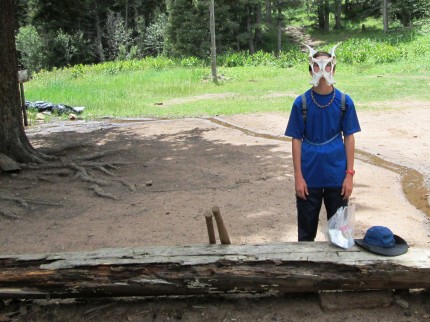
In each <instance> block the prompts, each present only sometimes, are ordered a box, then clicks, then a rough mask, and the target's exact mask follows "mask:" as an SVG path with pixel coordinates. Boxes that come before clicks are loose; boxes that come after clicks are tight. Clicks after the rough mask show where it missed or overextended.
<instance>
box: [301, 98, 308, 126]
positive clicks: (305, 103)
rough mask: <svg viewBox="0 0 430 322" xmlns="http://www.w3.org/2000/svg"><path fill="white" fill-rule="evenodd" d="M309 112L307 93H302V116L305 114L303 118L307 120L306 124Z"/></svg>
mask: <svg viewBox="0 0 430 322" xmlns="http://www.w3.org/2000/svg"><path fill="white" fill-rule="evenodd" d="M307 113H308V104H307V102H306V95H305V94H302V116H303V120H304V121H305V124H306V114H307Z"/></svg>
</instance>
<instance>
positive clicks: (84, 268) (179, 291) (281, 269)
mask: <svg viewBox="0 0 430 322" xmlns="http://www.w3.org/2000/svg"><path fill="white" fill-rule="evenodd" d="M429 256H430V251H429V250H428V249H424V248H421V249H420V248H411V249H409V251H408V253H406V254H404V255H401V256H398V257H385V256H378V255H375V254H372V253H369V252H367V251H365V250H362V249H359V248H358V247H353V248H351V249H349V250H344V249H341V248H338V247H335V246H331V245H329V244H328V243H325V242H316V243H309V242H302V243H282V244H264V245H195V246H174V247H166V246H164V247H156V246H154V247H145V248H126V249H104V250H99V251H92V252H86V253H57V254H33V255H3V256H1V255H0V298H46V297H51V298H55V297H60V298H67V297H69V298H76V297H102V296H103V297H104V296H157V295H160V296H166V295H216V294H230V295H231V294H243V293H248V294H267V295H270V294H271V295H276V294H277V295H282V294H285V293H291V292H317V291H322V290H348V291H361V290H390V289H410V288H429V287H430V278H429V274H430V261H429Z"/></svg>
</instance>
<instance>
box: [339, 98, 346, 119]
mask: <svg viewBox="0 0 430 322" xmlns="http://www.w3.org/2000/svg"><path fill="white" fill-rule="evenodd" d="M340 101H341V113H342V120H343V116H344V115H345V112H346V95H345V94H344V93H342V97H341V99H340Z"/></svg>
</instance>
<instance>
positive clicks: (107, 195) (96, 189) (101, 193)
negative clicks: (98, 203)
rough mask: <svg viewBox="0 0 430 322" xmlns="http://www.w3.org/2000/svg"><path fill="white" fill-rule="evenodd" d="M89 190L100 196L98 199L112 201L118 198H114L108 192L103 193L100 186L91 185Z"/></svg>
mask: <svg viewBox="0 0 430 322" xmlns="http://www.w3.org/2000/svg"><path fill="white" fill-rule="evenodd" d="M90 189H91V190H94V192H95V193H96V194H97V195H98V196H100V197H103V198H110V199H113V200H118V198H117V197H115V196H113V195H111V194H110V193H108V192H105V191H104V190H103V189H102V188H101V187H100V186H98V185H96V184H93V185H91V186H90Z"/></svg>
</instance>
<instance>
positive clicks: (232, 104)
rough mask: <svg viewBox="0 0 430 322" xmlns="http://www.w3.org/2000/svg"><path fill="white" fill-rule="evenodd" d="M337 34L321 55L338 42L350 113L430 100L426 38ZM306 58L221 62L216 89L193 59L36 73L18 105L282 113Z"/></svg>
mask: <svg viewBox="0 0 430 322" xmlns="http://www.w3.org/2000/svg"><path fill="white" fill-rule="evenodd" d="M344 33H345V31H340V32H339V33H338V35H337V38H336V37H335V36H336V33H333V34H332V35H331V36H330V37H331V38H330V39H328V38H327V45H324V46H322V49H327V48H329V47H330V46H332V45H333V44H334V43H337V42H338V41H339V40H344V43H343V44H342V45H341V46H340V47H339V48H338V50H337V54H338V65H337V72H336V76H335V79H336V80H337V84H336V86H337V87H338V88H339V89H340V90H342V91H345V92H347V93H348V94H350V95H351V96H352V98H353V99H354V101H355V102H356V105H357V107H358V108H370V107H371V106H373V108H375V106H378V103H379V102H381V103H382V102H383V101H406V102H407V101H410V100H414V101H427V102H429V101H430V91H428V90H427V89H428V88H429V85H430V75H428V70H427V68H426V67H425V66H427V65H428V61H430V52H429V50H428V48H430V36H429V33H422V32H421V31H420V30H416V31H414V32H409V33H402V32H400V33H395V34H391V35H390V36H389V37H385V38H384V37H380V36H381V33H380V31H379V32H374V31H369V34H368V36H369V37H363V35H359V36H354V33H355V32H354V31H350V33H349V34H344ZM370 35H373V36H372V37H370ZM347 38H348V39H347ZM345 39H346V40H345ZM324 47H326V48H324ZM306 58H307V55H306V54H305V53H301V52H300V50H299V47H296V48H295V49H291V51H288V52H284V53H282V56H281V57H280V58H276V57H274V56H273V55H271V54H267V53H262V52H259V53H256V54H255V55H254V56H250V55H248V54H246V53H234V54H231V55H230V56H223V57H220V64H221V63H224V65H223V66H220V67H219V68H218V75H221V76H222V80H221V81H220V82H219V83H218V84H214V83H213V82H212V81H211V77H210V67H209V66H208V64H207V62H205V61H200V60H198V59H196V58H193V57H190V58H187V59H183V60H182V61H173V60H170V59H168V58H166V57H158V58H148V59H145V60H140V61H123V62H108V63H104V64H99V65H94V66H82V65H79V66H74V67H71V68H67V69H64V70H54V71H51V72H46V71H42V72H40V73H39V74H36V75H35V77H34V79H33V80H31V81H30V82H27V83H26V84H25V87H26V99H27V100H29V101H40V100H43V101H49V102H52V103H56V104H59V103H62V104H67V105H71V106H85V107H86V109H85V111H84V113H83V117H84V118H86V119H95V118H100V117H105V116H108V117H186V116H193V117H200V116H213V115H232V114H240V113H252V112H288V111H289V110H290V108H291V105H292V103H293V100H294V98H295V97H296V96H298V95H300V94H301V93H302V92H303V91H305V90H306V89H307V88H309V86H310V85H309V78H310V77H309V74H308V72H307V63H306ZM184 66H187V67H184ZM193 66H194V67H193ZM202 66H203V67H202ZM224 66H241V67H224ZM287 66H290V67H287Z"/></svg>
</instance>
